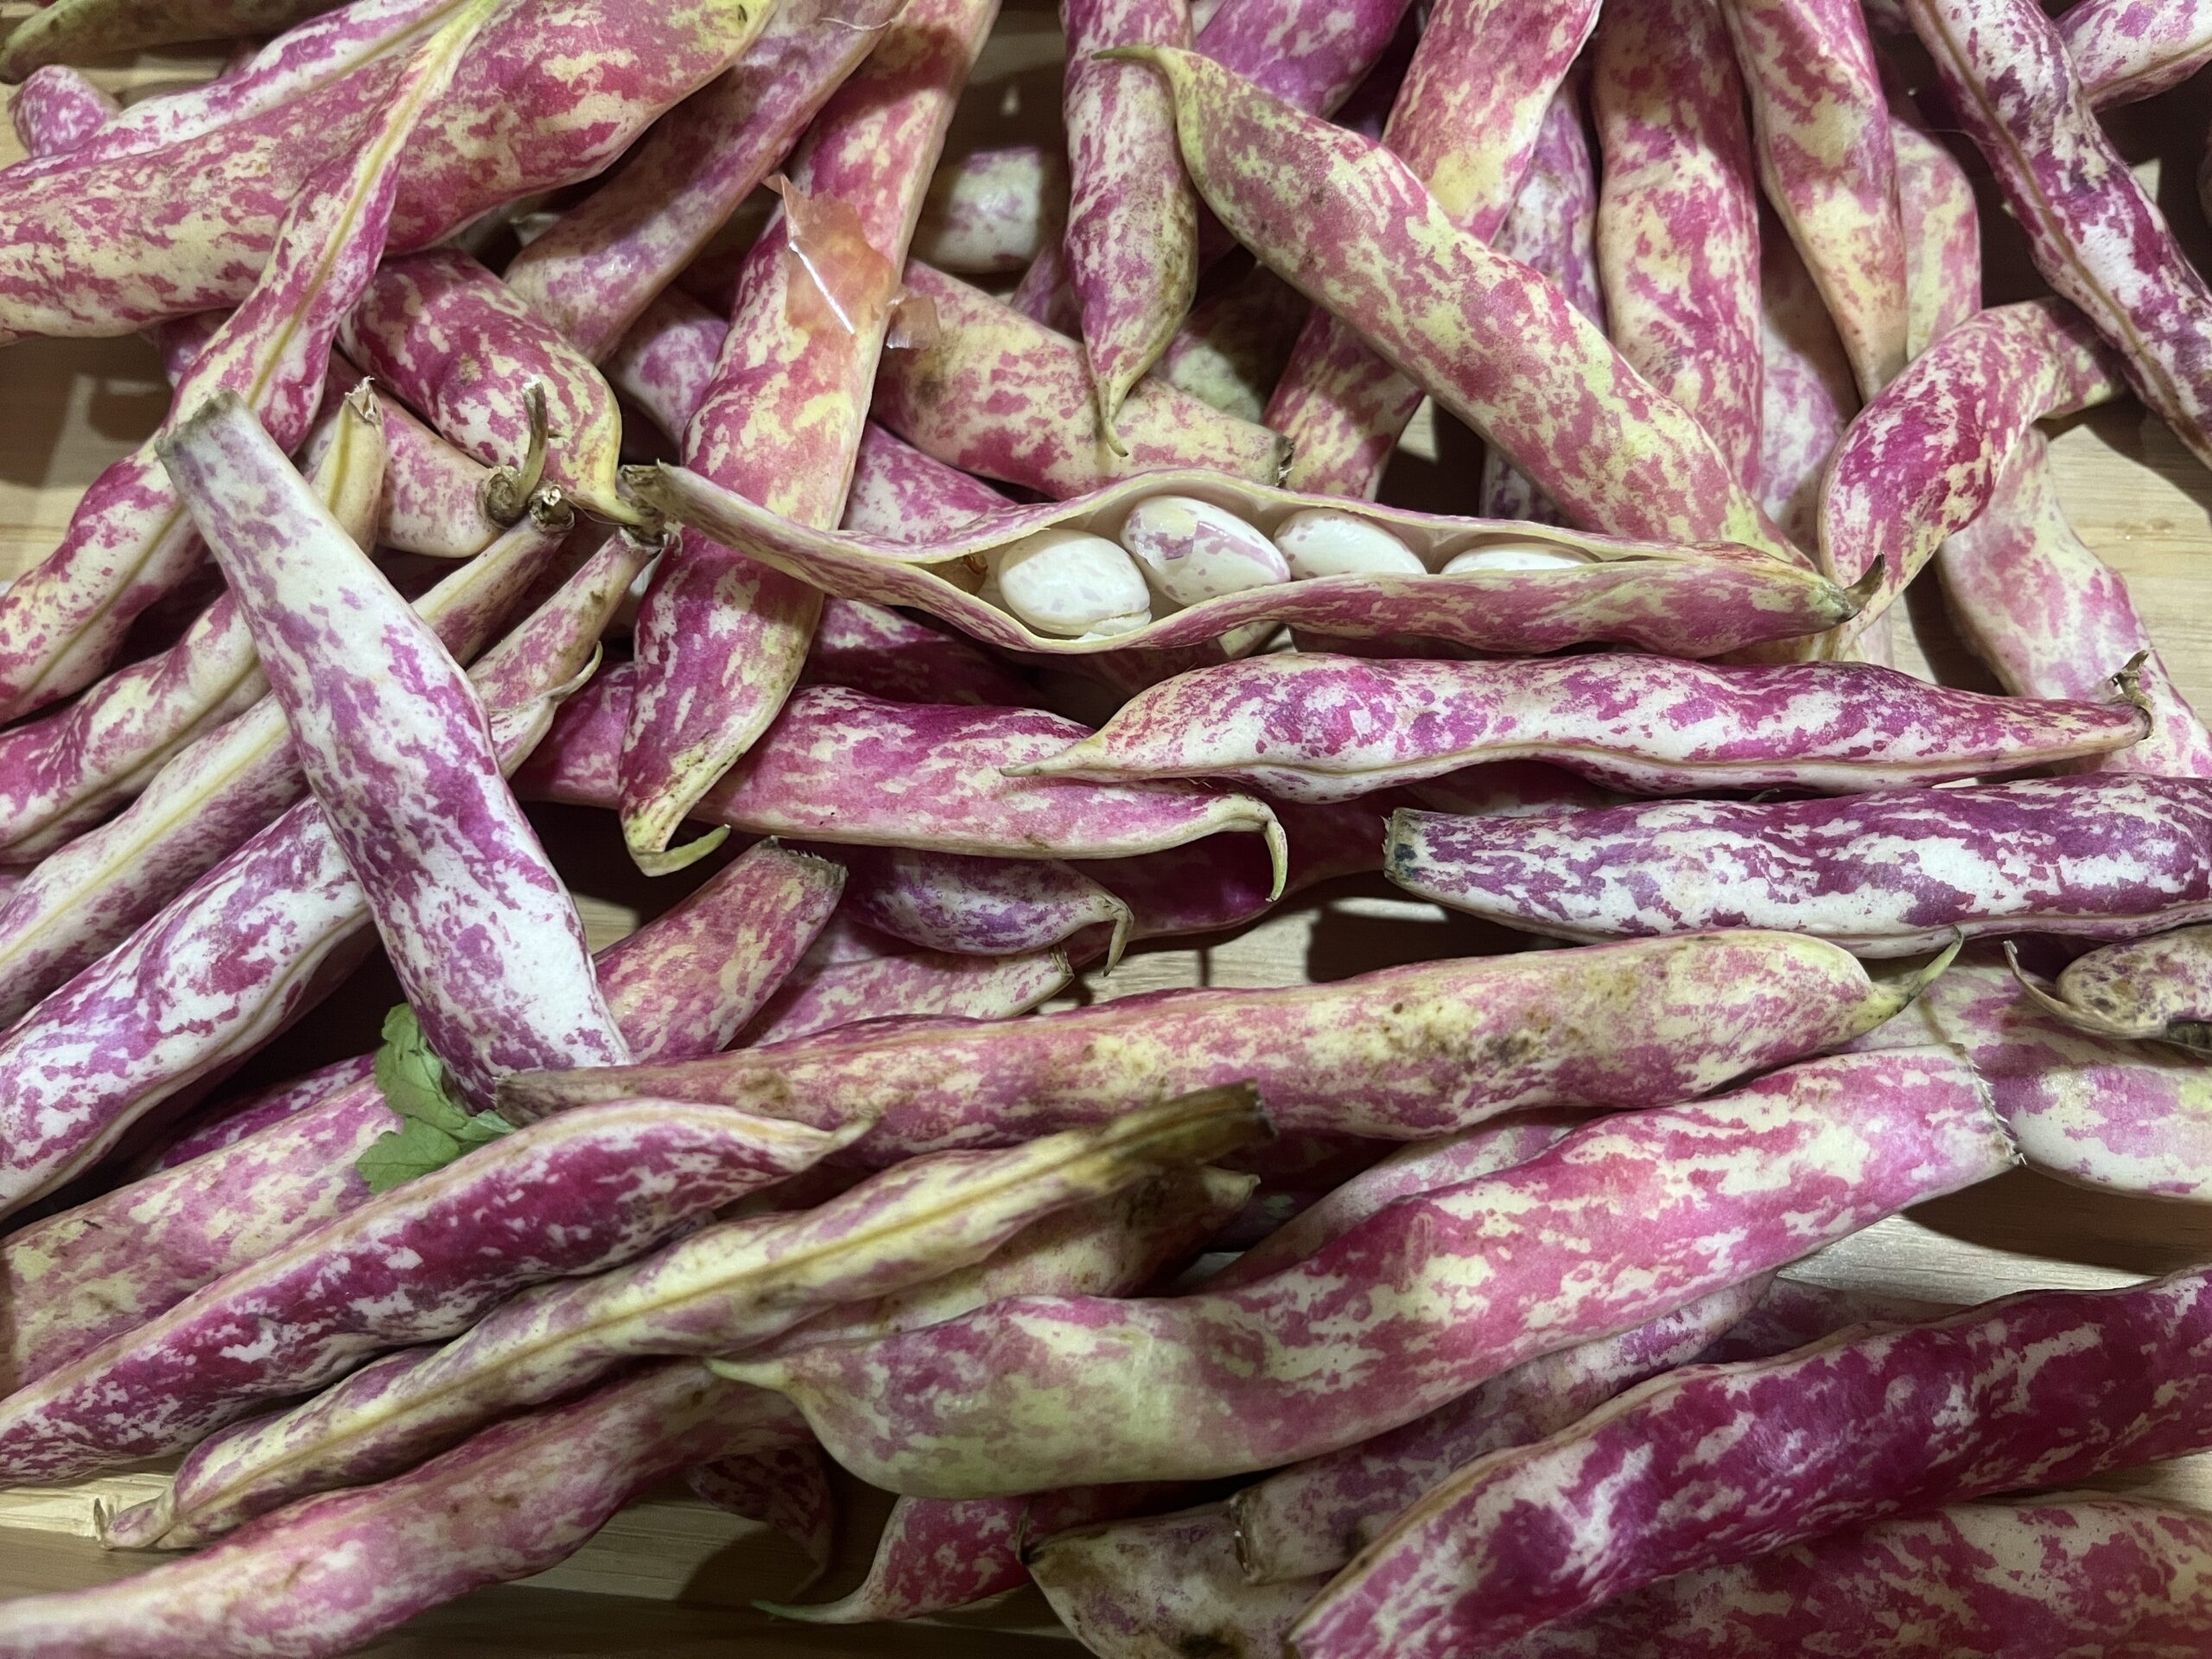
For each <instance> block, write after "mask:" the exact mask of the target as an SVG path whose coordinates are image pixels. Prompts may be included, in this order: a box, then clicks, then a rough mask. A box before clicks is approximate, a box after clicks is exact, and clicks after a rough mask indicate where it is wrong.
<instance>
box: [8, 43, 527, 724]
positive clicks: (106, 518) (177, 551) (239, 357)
mask: <svg viewBox="0 0 2212 1659" xmlns="http://www.w3.org/2000/svg"><path fill="white" fill-rule="evenodd" d="M494 9H495V5H494V0H469V3H467V5H466V6H463V7H461V8H460V9H459V10H457V11H456V13H455V15H454V20H453V21H452V22H448V24H447V25H446V26H445V27H444V29H442V30H441V31H440V32H439V33H438V34H437V35H435V36H433V37H432V39H431V40H430V41H429V42H428V43H427V44H426V45H425V46H424V47H423V50H422V52H421V53H420V54H417V56H416V58H415V59H414V60H411V61H410V64H409V65H408V66H407V67H406V69H405V71H404V79H402V80H401V81H400V82H399V84H397V85H396V86H392V87H391V89H390V90H391V97H392V102H391V105H390V106H389V108H387V109H386V110H385V111H383V112H382V115H381V117H380V118H379V120H378V123H377V124H376V125H375V126H374V127H373V128H372V130H369V131H366V132H365V133H363V134H362V135H361V137H362V139H363V143H361V144H360V146H359V149H358V151H357V152H356V153H353V154H351V155H348V156H343V157H340V158H339V159H338V160H335V161H334V162H331V163H329V165H328V166H327V168H323V169H321V170H319V171H317V172H315V174H314V175H313V176H312V177H311V178H310V179H309V180H308V181H307V182H306V183H305V184H304V185H303V186H302V192H301V194H300V196H299V197H298V199H297V200H295V201H293V202H290V203H289V204H288V205H287V207H286V211H285V213H284V216H283V220H282V223H281V226H280V227H279V229H278V232H277V238H276V241H275V245H274V246H273V248H272V249H271V251H270V256H269V258H268V260H267V263H266V266H265V269H264V270H263V271H262V275H261V278H260V280H259V281H258V282H257V283H253V284H251V291H250V292H247V293H245V294H243V295H242V296H241V297H242V299H243V303H241V304H240V305H239V307H238V310H237V311H235V312H234V313H232V315H231V316H230V317H229V318H227V319H226V320H225V321H224V322H223V323H222V324H221V326H220V327H218V328H217V329H216V330H215V332H214V333H213V336H212V337H211V338H210V339H209V340H208V341H207V346H206V347H205V348H204V349H203V350H202V351H200V353H199V354H198V355H197V356H196V357H195V358H194V361H193V364H192V366H191V367H190V368H189V369H188V370H187V371H186V372H185V373H184V374H183V376H182V377H181V378H180V379H179V381H178V383H177V387H176V392H175V398H174V399H173V401H172V404H171V406H170V410H169V414H168V417H167V418H166V419H165V420H164V421H163V423H162V429H163V430H168V429H170V428H172V427H174V425H175V423H177V422H179V421H181V420H182V419H184V418H185V417H186V416H188V415H189V414H190V413H191V412H192V410H194V409H195V408H196V407H198V405H199V404H200V403H201V402H203V401H204V400H205V399H207V398H208V397H213V395H215V394H216V393H217V392H219V391H231V392H234V393H237V394H239V395H241V396H243V397H245V398H247V399H248V400H250V402H251V404H252V407H253V410H254V413H255V415H256V416H258V417H259V419H260V420H261V421H262V422H263V423H264V424H265V425H266V426H267V427H268V428H269V429H270V430H271V432H272V434H273V435H274V436H275V437H276V439H277V442H278V444H279V446H280V447H281V448H284V449H288V450H289V449H290V448H293V447H295V446H296V445H297V444H298V443H299V442H300V441H301V440H302V439H303V438H305V437H306V436H307V435H308V428H309V427H310V426H311V425H312V424H313V423H314V420H315V411H316V410H317V408H318V407H319V406H320V404H321V401H322V383H323V374H324V371H325V369H326V368H327V365H328V363H329V360H330V345H331V340H332V339H333V337H334V334H335V332H336V330H337V328H338V325H339V321H340V319H341V318H342V317H343V316H344V315H345V314H346V312H347V311H348V310H350V309H351V308H353V303H354V302H355V301H356V300H357V299H358V298H359V296H360V294H361V292H362V290H363V289H364V288H365V286H366V285H367V283H368V282H369V280H370V278H371V277H372V274H373V273H374V271H375V270H376V267H377V261H378V259H379V258H381V257H383V254H384V251H385V242H386V239H387V232H388V231H389V229H390V226H391V214H392V208H393V201H394V198H395V193H396V191H397V188H398V172H399V168H400V165H401V161H402V157H403V156H404V153H405V149H406V145H407V143H408V140H409V138H410V135H411V134H412V133H413V132H414V130H415V129H416V127H417V125H418V124H419V123H420V120H421V118H422V116H423V111H424V107H425V105H428V104H429V103H430V102H432V101H434V100H435V99H437V98H438V97H439V95H440V94H441V92H442V90H443V89H444V88H445V87H446V86H447V85H448V83H449V82H450V80H451V79H452V78H453V76H454V73H455V72H456V69H457V66H458V64H459V62H460V60H461V58H462V57H463V56H464V55H465V52H464V48H467V46H468V45H469V44H470V43H471V42H472V41H474V38H475V37H476V34H477V31H478V29H480V27H481V26H482V25H483V23H484V22H485V19H486V16H487V15H488V13H489V12H490V11H491V10H494ZM156 436H158V434H157V435H156ZM155 442H156V440H155V439H151V438H149V439H148V440H147V441H146V442H144V443H143V444H141V445H140V446H139V447H138V448H137V449H136V450H134V451H133V452H132V453H131V454H129V455H126V456H124V458H123V459H122V460H121V461H117V462H116V463H115V464H114V465H113V466H111V467H109V468H108V469H107V470H106V471H105V472H104V473H102V474H100V476H99V478H97V479H95V480H93V482H92V486H91V487H90V488H89V489H87V490H86V492H85V494H84V496H83V498H82V499H80V500H79V502H78V504H77V507H76V510H75V512H73V514H72V515H71V518H70V521H69V528H68V529H67V531H65V532H64V533H63V537H62V540H61V544H60V546H59V547H57V548H56V549H55V550H54V551H53V552H52V553H50V554H48V556H46V557H45V558H44V559H42V560H41V561H40V562H39V563H38V564H36V565H35V566H34V567H33V568H32V569H29V570H28V571H26V572H25V573H24V574H23V575H21V576H18V577H17V578H16V581H15V582H14V583H13V584H12V585H11V586H10V588H8V590H7V592H6V593H5V594H0V719H10V720H12V719H14V718H15V717H16V716H17V715H22V714H25V713H28V712H29V710H31V709H36V708H39V707H41V706H42V705H44V704H46V703H49V702H54V700H55V699H57V698H59V697H62V696H67V694H68V693H70V692H72V691H74V690H78V689H79V687H82V686H84V685H86V684H89V683H91V682H92V681H93V680H94V679H96V678H98V677H99V674H100V672H101V671H102V670H103V669H105V667H106V666H107V664H109V663H110V662H111V660H113V658H114V656H115V653H116V652H117V651H118V650H119V649H120V648H121V647H122V645H123V644H124V639H125V637H126V636H127V634H128V633H129V632H130V624H131V622H132V621H133V620H135V619H136V618H137V617H138V616H139V615H140V614H141V613H143V612H144V611H145V609H146V607H149V605H152V604H153V603H154V602H155V601H157V600H159V599H161V598H162V597H164V596H165V595H167V594H170V593H173V592H175V590H176V589H177V588H179V587H181V586H182V585H183V583H184V582H186V580H187V579H188V578H189V577H190V576H191V575H193V574H194V572H196V571H197V570H199V569H201V568H202V567H203V563H204V559H205V551H204V550H203V549H202V548H201V546H200V540H199V537H197V536H196V535H195V534H194V531H193V527H192V522H191V520H190V518H188V517H187V515H186V513H185V511H184V508H183V506H182V505H181V503H180V502H179V501H178V499H177V497H176V492H175V489H174V487H173V486H171V484H170V482H169V480H168V477H167V475H166V474H164V473H163V472H162V465H161V461H160V458H159V456H158V455H157V454H156V450H155Z"/></svg>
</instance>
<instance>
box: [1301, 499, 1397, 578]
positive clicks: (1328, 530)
mask: <svg viewBox="0 0 2212 1659" xmlns="http://www.w3.org/2000/svg"><path fill="white" fill-rule="evenodd" d="M1275 545H1276V546H1277V547H1279V548H1281V550H1282V553H1283V557H1285V558H1286V559H1287V560H1288V561H1289V562H1290V574H1291V575H1292V576H1293V577H1294V578H1296V579H1297V580H1299V581H1301V582H1303V581H1307V580H1310V579H1311V578H1313V577H1315V576H1421V575H1427V574H1428V567H1427V565H1425V564H1423V563H1421V560H1420V559H1418V558H1417V557H1415V556H1414V550H1413V549H1411V548H1409V547H1408V546H1407V545H1406V544H1405V543H1403V542H1402V541H1400V540H1399V539H1398V538H1397V537H1395V536H1393V535H1392V534H1391V533H1390V532H1389V531H1387V530H1385V529H1383V527H1382V526H1381V525H1380V524H1370V523H1369V522H1368V521H1367V520H1366V519H1364V518H1360V517H1359V516H1358V515H1357V514H1356V513H1350V512H1338V510H1337V509H1336V508H1334V507H1307V508H1306V510H1305V511H1304V512H1294V513H1292V514H1291V515H1290V517H1289V518H1286V519H1284V520H1283V521H1282V523H1281V524H1277V525H1276V526H1275Z"/></svg>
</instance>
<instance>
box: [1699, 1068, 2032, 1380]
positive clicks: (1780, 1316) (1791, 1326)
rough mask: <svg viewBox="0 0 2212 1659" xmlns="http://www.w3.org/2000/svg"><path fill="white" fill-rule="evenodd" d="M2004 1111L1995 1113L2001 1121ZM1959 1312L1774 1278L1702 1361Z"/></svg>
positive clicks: (1954, 1307) (1768, 1354)
mask: <svg viewBox="0 0 2212 1659" xmlns="http://www.w3.org/2000/svg"><path fill="white" fill-rule="evenodd" d="M1915 1042H1916V1039H1913V1038H1910V1037H1904V1036H1901V1037H1899V1038H1897V1042H1896V1046H1902V1047H1908V1048H1909V1047H1911V1046H1914V1045H1915ZM1868 1046H1873V1045H1872V1044H1869V1045H1868ZM2002 1113H2003V1108H2002V1107H2001V1106H2000V1107H1999V1115H2000V1116H2001V1115H2002ZM1958 1311H1959V1307H1958V1304H1957V1303H1955V1302H1926V1301H1922V1300H1918V1299H1917V1298H1916V1297H1911V1296H1892V1295H1888V1294H1884V1293H1882V1292H1878V1291H1865V1290H1842V1289H1838V1288H1837V1287H1834V1286H1833V1285H1815V1284H1807V1283H1805V1282H1803V1281H1801V1280H1796V1279H1791V1278H1789V1277H1788V1276H1786V1275H1784V1274H1777V1275H1776V1276H1775V1277H1774V1278H1773V1279H1771V1280H1770V1281H1768V1282H1767V1287H1766V1290H1765V1292H1764V1294H1762V1295H1761V1296H1760V1297H1759V1300H1758V1306H1756V1307H1754V1308H1753V1309H1752V1310H1751V1312H1750V1313H1746V1314H1745V1316H1744V1317H1743V1318H1742V1319H1738V1320H1737V1321H1736V1323H1735V1324H1734V1325H1731V1326H1729V1327H1728V1329H1727V1330H1726V1332H1723V1333H1722V1335H1721V1336H1720V1337H1719V1338H1718V1339H1716V1340H1715V1341H1714V1343H1713V1345H1712V1347H1710V1348H1708V1349H1707V1350H1706V1351H1705V1353H1704V1355H1703V1356H1702V1359H1703V1361H1704V1362H1705V1363H1733V1362H1735V1361H1737V1360H1743V1359H1771V1358H1773V1357H1775V1356H1776V1355H1777V1354H1786V1353H1789V1351H1791V1350H1793V1349H1797V1348H1803V1347H1808V1346H1809V1345H1810V1344H1813V1343H1815V1342H1819V1341H1821V1340H1822V1339H1824V1338H1828V1337H1832V1336H1834V1335H1835V1334H1836V1332H1839V1331H1841V1330H1843V1329H1845V1328H1846V1327H1847V1326H1849V1325H1918V1324H1920V1323H1922V1322H1923V1320H1928V1319H1942V1317H1943V1316H1944V1315H1945V1314H1948V1313H1957V1312H1958Z"/></svg>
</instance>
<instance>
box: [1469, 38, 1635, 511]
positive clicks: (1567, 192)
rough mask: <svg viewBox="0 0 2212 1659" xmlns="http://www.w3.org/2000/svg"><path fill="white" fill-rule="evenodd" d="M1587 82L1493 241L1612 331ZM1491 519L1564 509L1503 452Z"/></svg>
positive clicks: (1570, 100)
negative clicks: (1586, 124)
mask: <svg viewBox="0 0 2212 1659" xmlns="http://www.w3.org/2000/svg"><path fill="white" fill-rule="evenodd" d="M1586 79H1587V77H1586V76H1585V75H1583V74H1582V73H1581V72H1580V70H1576V71H1573V72H1571V73H1569V74H1568V76H1567V79H1566V80H1565V81H1564V82H1563V83H1561V85H1560V89H1559V91H1558V92H1557V93H1555V94H1554V96H1553V99H1552V101H1551V106H1550V107H1549V108H1548V109H1547V110H1546V111H1544V124H1543V126H1542V127H1541V129H1540V130H1538V131H1537V134H1536V148H1535V151H1534V152H1533V153H1532V154H1531V155H1530V156H1529V170H1528V172H1527V173H1525V174H1523V175H1522V179H1521V193H1520V194H1518V195H1516V196H1515V197H1514V198H1513V211H1512V212H1511V213H1508V214H1507V215H1506V216H1505V223H1504V224H1503V225H1501V226H1498V229H1497V236H1496V237H1495V238H1493V240H1492V245H1494V246H1495V247H1496V248H1497V251H1499V252H1500V253H1503V254H1505V255H1507V256H1509V257H1512V258H1515V259H1518V260H1519V261H1520V262H1521V263H1522V264H1524V265H1526V266H1528V267H1529V269H1530V270H1534V271H1535V272H1537V273H1538V274H1539V275H1541V276H1544V277H1549V278H1550V279H1551V280H1552V281H1553V282H1554V283H1558V284H1559V287H1560V292H1561V293H1563V294H1565V295H1566V296H1567V298H1568V299H1569V300H1570V301H1572V302H1573V305H1574V308H1575V309H1576V310H1578V311H1580V312H1581V313H1582V315H1584V316H1586V317H1587V318H1589V319H1590V321H1592V322H1594V323H1596V324H1597V325H1598V326H1599V327H1600V328H1603V327H1605V283H1604V280H1603V279H1602V278H1601V277H1599V272H1598V240H1597V238H1598V163H1597V161H1596V158H1595V157H1593V156H1592V155H1591V153H1590V138H1589V135H1588V134H1586V132H1584V131H1583V130H1582V126H1583V124H1582V105H1583V98H1582V87H1583V84H1584V83H1585V82H1586ZM1475 501H1476V511H1477V512H1478V513H1480V514H1481V516H1482V517H1484V518H1530V519H1537V520H1540V521H1541V522H1542V523H1544V524H1557V523H1559V522H1560V511H1559V507H1558V505H1557V504H1556V503H1555V502H1554V501H1553V500H1552V499H1551V498H1550V497H1548V496H1547V495H1546V494H1545V493H1543V492H1542V491H1541V490H1540V489H1538V488H1537V487H1536V486H1535V485H1534V484H1533V483H1531V482H1530V481H1529V475H1528V474H1526V473H1524V472H1522V470H1521V469H1520V468H1519V467H1516V466H1515V465H1514V464H1513V463H1512V462H1511V461H1508V460H1507V459H1506V458H1505V457H1504V456H1503V455H1502V454H1498V453H1497V451H1496V450H1494V449H1490V448H1485V449H1484V452H1483V476H1482V485H1481V488H1480V491H1479V492H1478V494H1477V496H1476V498H1475Z"/></svg>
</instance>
